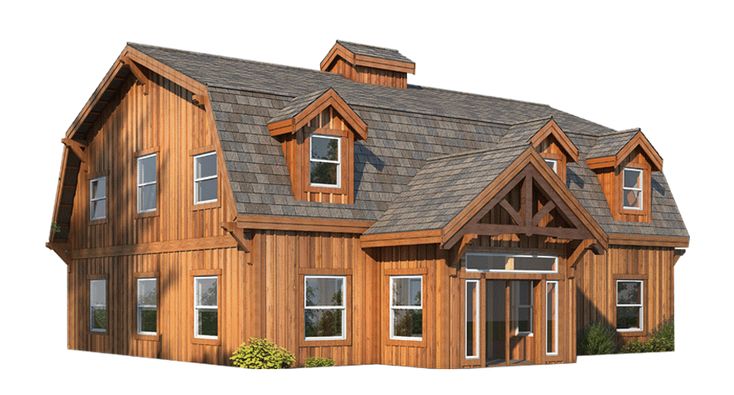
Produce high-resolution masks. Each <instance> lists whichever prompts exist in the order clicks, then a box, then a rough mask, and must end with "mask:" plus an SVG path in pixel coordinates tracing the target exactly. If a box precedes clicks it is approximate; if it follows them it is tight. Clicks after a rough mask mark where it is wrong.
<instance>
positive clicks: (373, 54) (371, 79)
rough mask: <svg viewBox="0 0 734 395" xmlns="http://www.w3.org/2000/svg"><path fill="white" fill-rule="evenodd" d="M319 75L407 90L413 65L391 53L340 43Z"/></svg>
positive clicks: (395, 53)
mask: <svg viewBox="0 0 734 395" xmlns="http://www.w3.org/2000/svg"><path fill="white" fill-rule="evenodd" d="M321 71H326V72H329V73H336V74H341V75H342V76H344V77H346V78H348V79H350V80H352V81H357V82H361V83H365V84H374V85H383V86H389V87H392V88H403V89H404V88H407V87H408V73H410V74H415V63H413V61H412V60H410V59H408V58H406V57H405V56H403V55H402V54H401V53H400V52H398V51H397V50H394V49H388V48H380V47H373V46H370V45H363V44H355V43H350V42H347V41H339V40H337V42H336V43H335V44H334V46H333V47H331V50H330V51H329V53H328V54H327V55H326V57H325V58H324V60H322V61H321Z"/></svg>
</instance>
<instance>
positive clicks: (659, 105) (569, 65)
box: [0, 0, 734, 394]
mask: <svg viewBox="0 0 734 395" xmlns="http://www.w3.org/2000/svg"><path fill="white" fill-rule="evenodd" d="M20 3H21V2H20V1H13V2H3V3H2V4H3V5H2V6H0V8H1V9H0V33H1V34H0V42H1V43H2V46H1V47H0V48H1V49H2V59H1V60H0V71H1V73H0V76H2V85H0V87H2V91H1V92H0V102H1V104H2V105H1V106H0V109H1V110H0V111H2V113H1V114H2V123H1V124H0V125H2V126H1V129H0V131H1V133H2V140H1V141H2V151H1V152H2V160H0V164H2V170H1V171H0V174H2V177H0V180H2V183H1V184H0V185H2V186H1V188H2V189H0V199H1V200H0V210H2V212H1V213H0V221H2V222H1V224H2V226H0V232H2V233H1V235H0V236H2V237H0V241H1V243H2V244H0V245H1V246H2V249H1V250H0V264H2V277H1V278H0V284H2V287H1V288H0V294H1V295H2V297H1V298H0V303H2V314H1V315H0V317H2V318H0V331H1V333H2V337H0V339H1V340H0V341H1V342H2V343H0V344H2V347H0V360H2V361H3V367H2V370H0V377H2V379H0V392H2V393H4V394H13V393H30V392H31V391H33V392H35V391H36V390H44V391H54V392H58V391H59V390H63V389H71V388H75V389H76V392H79V393H92V392H94V393H97V394H103V393H123V392H125V393H130V392H131V391H133V390H135V391H139V390H143V391H144V392H142V393H148V392H152V391H154V390H158V391H160V390H164V391H169V390H170V391H171V392H173V391H178V392H180V393H194V392H196V393H203V392H212V393H213V392H214V391H217V392H224V391H228V392H230V393H243V394H247V393H255V392H253V391H255V390H264V389H270V390H280V389H283V390H289V392H297V393H312V392H314V393H319V394H324V393H327V392H329V393H332V392H333V393H338V392H342V393H352V392H357V393H368V392H370V393H374V392H378V393H398V392H400V393H402V394H419V393H433V392H436V393H439V392H443V393H457V394H458V393H459V391H462V392H461V393H523V392H529V391H531V390H532V391H543V393H561V392H562V393H564V394H565V393H590V392H591V393H615V394H619V393H623V394H630V393H638V392H640V393H641V392H643V391H647V392H648V393H673V392H674V391H676V390H686V392H689V391H696V392H697V393H705V392H707V391H709V390H714V391H715V392H723V391H724V387H723V386H724V385H725V384H727V386H728V387H729V388H727V389H726V390H728V391H731V388H730V385H731V382H732V376H731V360H730V357H731V355H732V351H734V350H732V343H731V342H732V328H734V325H732V324H733V322H732V316H734V313H733V308H732V300H733V299H734V297H733V295H734V293H733V291H732V286H731V284H732V278H733V276H732V275H733V274H734V273H733V271H732V266H734V262H732V261H733V259H732V254H731V248H732V236H731V234H730V233H731V232H730V230H731V229H732V228H731V224H732V222H733V220H734V218H732V214H731V209H732V207H733V205H732V203H731V201H730V199H731V196H732V195H731V194H730V192H731V189H732V188H731V187H730V182H731V179H732V176H731V174H732V171H731V169H730V163H731V155H732V143H733V141H732V135H733V134H734V130H733V128H732V121H733V119H732V109H733V107H734V100H732V94H733V92H734V78H733V77H732V75H733V74H732V73H733V70H734V62H733V61H732V52H733V42H732V37H734V28H732V16H734V14H733V13H732V11H731V10H730V9H727V8H725V7H724V5H723V4H724V3H723V2H722V3H721V4H718V3H708V2H704V1H697V2H695V3H694V4H691V5H681V4H676V3H674V2H670V1H667V2H661V3H658V4H646V5H642V4H640V3H641V2H637V1H636V2H626V1H614V2H611V3H610V5H608V6H606V7H600V6H594V7H592V6H591V3H592V2H588V1H587V2H579V3H575V4H574V3H563V4H561V3H557V2H553V3H554V4H552V5H551V4H549V3H551V2H540V3H521V2H509V1H507V2H504V3H507V4H503V5H484V6H482V7H476V5H475V4H472V3H463V2H461V1H445V2H442V3H438V4H429V3H428V2H425V1H422V2H419V3H418V2H416V3H414V4H412V5H410V6H401V5H399V4H398V2H397V1H392V2H380V1H375V0H370V1H360V2H358V3H355V4H354V5H352V4H350V3H348V2H347V1H342V2H335V3H332V4H329V3H316V2H311V1H309V2H300V3H296V4H275V2H271V1H265V0H260V1H258V2H257V4H247V5H246V4H245V2H239V3H234V2H233V3H231V4H230V5H228V4H220V3H217V2H214V1H204V0H202V1H197V2H187V1H176V2H174V3H172V4H168V5H165V6H164V5H158V4H156V3H154V2H153V1H143V2H140V1H130V0H127V1H118V2H109V3H103V2H101V1H100V2H90V3H87V4H74V5H72V4H71V3H72V2H70V1H58V2H53V3H51V2H49V3H48V4H34V3H32V2H22V4H20ZM9 4H10V5H9ZM107 4H109V5H107ZM337 38H339V39H344V40H351V41H356V42H362V43H367V44H373V45H380V46H387V47H391V48H397V49H399V50H400V51H401V52H402V53H403V54H405V55H406V56H408V57H409V58H411V59H412V60H414V61H415V62H416V63H417V74H416V75H415V76H410V77H409V81H410V82H411V83H414V84H420V85H426V86H435V87H441V88H448V89H455V90H462V91H468V92H476V93H481V94H486V95H494V96H500V97H510V98H514V99H521V100H527V101H535V102H540V103H547V104H551V105H552V106H554V107H555V108H558V109H561V110H564V111H568V112H570V113H572V114H575V115H579V116H581V117H584V118H587V119H590V120H593V121H595V122H598V123H601V124H603V125H606V126H609V127H612V128H618V129H622V128H630V127H641V128H642V129H643V131H644V132H645V134H646V135H647V136H648V137H649V139H650V140H651V141H652V143H653V144H654V145H655V147H656V148H657V150H658V151H659V152H660V153H661V155H662V156H663V158H664V160H665V173H666V175H667V177H668V181H669V183H670V185H671V187H672V190H673V192H674V194H675V197H676V200H677V202H678V205H679V207H680V210H681V212H682V213H683V216H684V219H685V220H686V224H687V225H688V229H689V232H690V233H691V235H692V238H691V246H690V249H689V250H688V253H687V254H686V255H685V256H684V257H683V258H682V259H681V260H680V261H679V262H678V264H677V266H676V273H675V275H676V284H675V292H676V298H675V299H676V300H675V310H676V340H677V344H676V346H677V350H676V352H675V353H667V354H647V355H631V356H603V357H581V358H579V361H578V363H576V364H571V365H561V366H536V367H521V368H501V369H476V370H463V371H460V370H457V371H441V370H427V369H415V368H396V367H386V366H362V367H337V368H330V369H294V370H290V371H272V372H254V371H246V370H240V369H234V368H227V367H216V366H205V365H198V364H189V363H178V362H170V361H158V360H148V359H141V358H132V357H122V356H111V355H103V354H95V353H85V352H77V351H67V350H66V293H65V289H66V273H65V272H66V266H65V265H64V263H63V262H62V261H61V260H60V259H59V258H57V257H56V256H55V255H54V254H53V253H52V252H51V251H49V250H47V249H46V248H45V247H44V242H45V241H46V240H47V237H48V233H49V226H50V223H51V214H52V210H53V207H52V206H53V202H54V195H55V192H56V182H57V177H58V172H59V163H60V157H61V152H62V145H61V144H60V142H59V140H60V139H61V137H62V136H63V135H64V132H65V131H66V129H67V128H68V126H69V124H70V123H71V122H72V120H73V119H74V117H75V116H76V115H77V113H78V112H79V111H80V110H81V108H82V106H83V105H84V103H85V102H86V101H87V99H88V98H89V96H90V94H91V93H92V91H93V90H94V89H95V87H96V86H97V84H98V83H99V82H100V80H101V79H102V77H103V76H104V74H105V73H106V72H107V70H108V69H109V67H110V66H111V64H112V62H113V61H114V59H115V58H116V57H117V56H118V55H119V53H120V51H121V50H122V49H123V46H124V45H125V42H126V41H132V42H141V43H148V44H154V45H160V46H169V47H173V48H182V49H188V50H193V51H202V52H209V53H214V54H222V55H228V56H233V57H241V58H246V59H253V60H260V61H267V62H273V63H280V64H286V65H292V66H301V67H308V68H318V66H319V62H320V61H321V59H322V58H323V56H324V55H325V54H326V52H327V51H328V50H329V49H330V47H331V46H332V44H333V43H334V40H335V39H337ZM717 390H718V391H717ZM418 391H421V392H418ZM468 391H472V392H468ZM477 391H478V392H477ZM510 391H511V392H510ZM650 391H654V392H650ZM64 392H65V391H64ZM64 392H62V393H64ZM278 392H280V391H278ZM135 393H141V392H135Z"/></svg>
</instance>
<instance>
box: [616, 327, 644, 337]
mask: <svg viewBox="0 0 734 395" xmlns="http://www.w3.org/2000/svg"><path fill="white" fill-rule="evenodd" d="M617 334H618V335H619V336H622V337H643V336H647V333H645V331H644V330H642V329H639V330H638V329H634V330H627V329H617Z"/></svg>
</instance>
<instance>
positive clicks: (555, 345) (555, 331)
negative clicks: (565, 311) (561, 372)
mask: <svg viewBox="0 0 734 395" xmlns="http://www.w3.org/2000/svg"><path fill="white" fill-rule="evenodd" d="M549 284H554V287H553V300H554V301H555V306H554V307H553V315H554V318H553V339H552V340H553V349H554V350H555V351H554V352H548V341H549V340H551V339H548V329H547V328H546V331H545V333H546V338H545V355H549V356H556V355H558V304H559V303H558V281H555V280H554V281H550V280H549V281H546V282H545V298H546V300H545V302H546V304H547V303H548V285H549ZM545 324H546V325H548V306H546V307H545Z"/></svg>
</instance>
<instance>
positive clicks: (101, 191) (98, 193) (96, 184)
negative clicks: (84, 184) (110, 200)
mask: <svg viewBox="0 0 734 395" xmlns="http://www.w3.org/2000/svg"><path fill="white" fill-rule="evenodd" d="M106 217H107V177H97V178H93V179H91V180H90V181H89V219H91V220H97V219H104V218H106Z"/></svg>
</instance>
